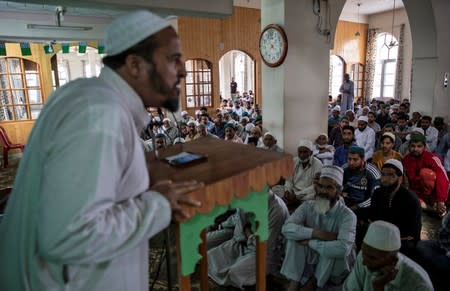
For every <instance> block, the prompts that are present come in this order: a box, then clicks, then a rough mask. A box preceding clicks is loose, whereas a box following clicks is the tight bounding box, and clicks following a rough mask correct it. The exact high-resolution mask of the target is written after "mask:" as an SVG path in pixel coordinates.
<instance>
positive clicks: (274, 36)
mask: <svg viewBox="0 0 450 291" xmlns="http://www.w3.org/2000/svg"><path fill="white" fill-rule="evenodd" d="M259 51H260V53H261V57H262V59H263V61H264V62H265V63H266V65H268V66H270V67H276V66H279V65H281V63H282V62H283V60H284V58H285V57H286V53H287V39H286V34H285V33H284V31H283V29H282V28H281V27H280V26H278V25H275V24H271V25H268V26H267V27H266V28H264V30H263V32H262V33H261V37H260V39H259Z"/></svg>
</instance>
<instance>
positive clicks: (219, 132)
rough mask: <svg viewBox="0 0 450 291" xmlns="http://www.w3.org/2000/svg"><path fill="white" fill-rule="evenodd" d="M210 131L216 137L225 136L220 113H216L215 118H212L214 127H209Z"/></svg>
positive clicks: (223, 123)
mask: <svg viewBox="0 0 450 291" xmlns="http://www.w3.org/2000/svg"><path fill="white" fill-rule="evenodd" d="M211 133H212V134H214V135H215V136H217V137H218V138H225V122H223V121H222V114H220V115H219V114H217V118H216V119H214V127H213V128H212V129H211Z"/></svg>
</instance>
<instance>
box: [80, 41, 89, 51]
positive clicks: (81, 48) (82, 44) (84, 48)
mask: <svg viewBox="0 0 450 291" xmlns="http://www.w3.org/2000/svg"><path fill="white" fill-rule="evenodd" d="M86 47H87V43H86V42H85V41H80V43H79V45H78V52H79V53H80V54H84V53H86Z"/></svg>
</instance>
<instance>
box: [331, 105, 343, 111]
mask: <svg viewBox="0 0 450 291" xmlns="http://www.w3.org/2000/svg"><path fill="white" fill-rule="evenodd" d="M331 111H339V112H340V111H341V106H339V105H336V106H334V107H333V109H331Z"/></svg>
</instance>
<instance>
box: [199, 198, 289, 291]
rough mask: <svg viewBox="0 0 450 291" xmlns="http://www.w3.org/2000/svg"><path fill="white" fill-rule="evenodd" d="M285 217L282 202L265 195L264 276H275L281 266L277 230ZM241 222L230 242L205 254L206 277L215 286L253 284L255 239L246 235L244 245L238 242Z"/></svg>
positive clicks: (241, 237) (242, 242) (279, 242)
mask: <svg viewBox="0 0 450 291" xmlns="http://www.w3.org/2000/svg"><path fill="white" fill-rule="evenodd" d="M288 217H289V212H288V209H287V207H286V205H285V204H284V202H283V200H282V199H281V198H279V197H278V196H276V195H274V194H271V195H269V238H268V240H267V256H266V264H267V273H268V274H272V275H279V270H280V265H281V255H282V251H283V250H282V249H281V248H280V247H281V246H282V242H281V241H280V240H281V239H282V237H281V227H282V226H283V224H284V222H285V221H286V219H287V218H288ZM242 223H244V219H241V221H240V223H238V224H236V226H237V227H236V228H235V235H234V237H233V239H231V240H228V241H226V242H224V243H222V244H221V245H219V246H218V247H216V248H213V249H211V250H209V251H208V275H209V276H210V277H211V278H212V279H213V280H214V281H215V282H217V283H218V284H220V285H225V286H228V285H230V286H234V287H236V288H242V287H243V286H244V285H245V286H250V285H254V284H256V238H255V236H254V235H250V236H249V238H248V239H247V241H246V245H245V244H244V242H245V239H244V241H243V240H242V239H243V238H245V237H244V236H243V233H242V231H243V229H242Z"/></svg>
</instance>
